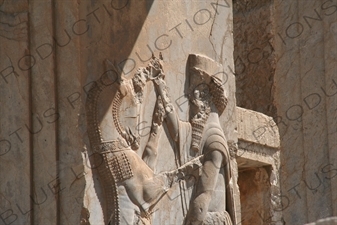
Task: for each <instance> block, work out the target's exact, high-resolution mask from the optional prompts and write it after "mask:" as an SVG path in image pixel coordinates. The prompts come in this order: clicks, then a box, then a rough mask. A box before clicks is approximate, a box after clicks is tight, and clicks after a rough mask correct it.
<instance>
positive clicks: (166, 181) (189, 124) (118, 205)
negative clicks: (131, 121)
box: [86, 54, 235, 225]
mask: <svg viewBox="0 0 337 225" xmlns="http://www.w3.org/2000/svg"><path fill="white" fill-rule="evenodd" d="M187 63H188V64H187V68H188V72H187V74H186V77H187V78H186V82H188V83H187V86H188V90H187V93H185V94H187V95H188V99H189V106H190V110H189V111H190V112H189V113H190V120H189V121H186V122H185V121H181V120H180V119H179V117H178V114H177V113H176V110H175V106H174V105H173V104H172V100H171V99H170V97H169V88H168V87H167V85H166V82H165V73H164V68H163V64H162V57H161V55H160V58H159V59H158V58H155V57H153V58H152V60H151V62H150V63H149V65H148V66H147V67H146V68H139V70H138V71H137V73H136V74H135V76H134V77H133V78H132V79H126V78H124V77H123V76H119V77H118V78H117V79H116V82H115V83H116V84H114V85H115V91H114V95H113V96H112V97H111V99H112V100H111V102H112V108H111V112H109V113H111V115H112V123H113V127H114V129H115V131H117V132H116V135H115V136H116V138H115V139H113V140H104V139H103V135H102V131H101V129H100V126H101V124H100V121H99V118H98V109H97V107H99V106H98V102H99V99H100V95H101V93H102V91H103V90H104V89H106V88H107V87H108V86H107V85H105V84H106V83H108V82H106V83H104V81H102V80H100V81H99V82H97V85H95V86H94V87H93V88H92V89H91V90H90V93H89V96H88V100H87V105H86V110H87V123H88V135H89V139H90V145H91V151H92V152H94V153H95V154H97V156H99V157H96V158H97V160H96V161H95V162H94V163H97V164H99V163H98V162H97V161H99V160H101V161H102V162H101V165H100V166H98V175H99V178H100V185H101V187H102V189H103V198H102V199H104V200H102V208H104V209H103V211H104V217H105V218H104V220H105V223H106V224H128V223H127V222H126V221H133V224H152V222H151V220H152V216H153V214H155V213H156V211H157V210H159V211H160V210H168V208H163V209H160V208H157V209H156V210H154V209H155V207H156V205H157V204H158V202H160V201H161V200H162V199H163V197H164V195H165V194H166V193H168V192H169V191H170V189H171V188H174V187H175V188H177V187H179V188H180V191H181V192H184V195H181V196H180V197H181V199H182V201H181V202H182V206H181V209H177V210H182V211H183V212H181V213H183V215H184V217H183V219H182V221H180V224H187V225H189V224H191V225H197V224H200V225H201V224H226V225H227V224H233V223H232V221H234V218H235V216H234V209H233V194H232V191H231V189H230V187H231V182H230V180H231V170H230V155H229V148H228V145H227V141H226V138H225V136H224V133H223V130H222V128H221V126H220V122H219V115H221V113H222V112H223V111H224V110H225V108H226V104H227V98H226V96H225V90H224V89H223V85H222V79H221V76H219V75H218V74H221V73H219V71H222V70H221V65H219V64H217V63H216V62H214V61H213V60H211V59H209V58H208V57H205V56H201V55H194V54H191V55H189V57H188V62H187ZM214 74H215V75H214ZM107 79H108V78H107ZM110 83H111V82H110ZM151 83H152V84H153V86H154V88H153V89H152V90H153V91H154V92H155V96H156V97H155V98H156V100H155V101H156V103H155V106H154V109H153V116H152V126H151V132H150V135H149V137H148V140H146V141H147V143H146V145H145V148H144V150H143V151H140V149H139V148H140V142H141V141H142V140H141V138H143V137H138V136H137V133H135V132H133V131H132V128H130V127H125V126H124V125H123V124H122V123H121V121H122V120H121V117H123V115H121V113H120V108H121V105H123V104H127V105H128V104H129V103H130V104H129V105H130V107H136V108H137V106H139V105H140V104H144V103H145V104H146V103H147V101H148V100H147V99H144V98H143V97H144V96H143V94H144V93H143V92H144V89H145V87H146V86H148V85H151ZM182 94H183V93H182ZM137 109H138V111H139V107H138V108H137ZM164 127H166V128H167V129H166V131H167V133H168V135H167V136H168V138H170V139H171V143H173V144H172V146H160V145H159V144H158V143H159V142H158V140H159V138H160V136H161V135H163V133H165V132H166V131H165V129H164ZM138 151H140V152H143V154H142V158H141V157H140V155H139V154H137V152H138ZM165 151H174V154H175V155H176V158H177V160H176V159H173V158H172V159H167V160H172V161H174V160H176V165H177V166H176V169H174V170H169V169H167V170H166V171H164V172H160V173H155V172H154V171H155V167H156V164H157V157H158V155H160V154H162V153H163V152H165ZM191 178H192V179H191ZM187 187H190V188H187ZM187 189H188V190H187ZM120 190H125V191H120ZM186 190H187V191H186ZM126 198H127V199H129V201H125V199H126ZM121 199H123V200H121ZM104 202H105V203H104ZM132 205H134V206H136V207H134V208H135V210H134V213H133V214H132V215H131V214H130V213H129V214H127V215H125V214H123V210H124V209H125V208H128V209H130V208H132ZM171 210H172V209H171ZM173 213H176V212H173ZM125 217H128V218H125ZM164 222H165V221H163V223H164Z"/></svg>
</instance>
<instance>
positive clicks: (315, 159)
mask: <svg viewBox="0 0 337 225" xmlns="http://www.w3.org/2000/svg"><path fill="white" fill-rule="evenodd" d="M274 10H275V11H274V21H275V26H276V27H275V51H276V62H277V64H276V71H275V79H274V82H275V95H274V102H275V105H276V107H277V115H278V118H277V121H278V122H277V123H278V127H279V130H280V136H281V174H280V177H281V188H282V196H283V197H282V199H283V215H284V219H285V221H286V223H287V224H304V223H308V222H314V221H316V220H317V219H320V218H325V217H329V216H333V215H334V216H336V215H337V208H336V206H337V205H336V202H337V192H336V189H335V187H336V186H337V183H336V182H337V179H336V168H337V163H336V162H337V151H336V147H337V138H336V134H337V133H336V125H337V120H336V118H337V111H336V106H337V95H336V94H337V82H336V81H337V76H336V71H337V65H336V63H335V62H336V55H337V49H336V45H337V39H336V31H337V30H336V27H337V22H336V21H337V2H336V1H334V0H331V1H302V0H299V1H274Z"/></svg>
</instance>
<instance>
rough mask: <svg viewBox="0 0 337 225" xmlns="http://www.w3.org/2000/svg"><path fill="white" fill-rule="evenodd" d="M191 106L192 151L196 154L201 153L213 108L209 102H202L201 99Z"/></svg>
mask: <svg viewBox="0 0 337 225" xmlns="http://www.w3.org/2000/svg"><path fill="white" fill-rule="evenodd" d="M191 102H192V105H191V112H192V115H191V116H192V117H191V120H190V122H191V126H192V143H191V149H192V150H193V151H194V152H196V153H197V152H199V153H200V142H201V139H202V133H203V131H204V127H205V124H206V121H207V119H208V116H209V114H210V112H211V107H210V106H209V102H208V101H202V100H200V99H193V100H192V101H191Z"/></svg>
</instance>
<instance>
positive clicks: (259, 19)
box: [233, 0, 276, 117]
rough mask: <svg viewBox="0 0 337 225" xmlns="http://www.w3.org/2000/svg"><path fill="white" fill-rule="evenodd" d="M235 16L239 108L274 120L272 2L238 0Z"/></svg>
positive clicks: (235, 54) (266, 0)
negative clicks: (271, 117)
mask: <svg viewBox="0 0 337 225" xmlns="http://www.w3.org/2000/svg"><path fill="white" fill-rule="evenodd" d="M233 12H234V13H233V16H234V20H233V33H234V60H235V74H236V86H237V91H236V98H237V105H238V106H240V107H243V108H246V109H251V110H254V111H258V112H261V113H264V114H266V115H269V116H273V117H274V116H276V108H275V106H274V103H273V101H274V87H273V82H274V74H275V55H274V30H273V29H274V25H273V22H274V21H273V19H272V17H273V4H272V1H271V0H263V1H261V0H249V1H247V0H235V1H233Z"/></svg>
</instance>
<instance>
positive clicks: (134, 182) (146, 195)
mask: <svg viewBox="0 0 337 225" xmlns="http://www.w3.org/2000/svg"><path fill="white" fill-rule="evenodd" d="M127 155H128V159H129V162H130V165H131V168H132V171H133V174H134V176H133V177H132V178H130V179H128V180H125V181H124V182H123V183H122V185H124V187H125V189H126V191H127V193H128V196H129V198H130V200H131V201H132V202H133V203H134V204H135V205H137V206H138V207H139V208H140V209H141V210H142V211H143V212H146V211H148V210H149V209H151V206H153V205H155V204H156V203H157V202H158V201H159V199H160V198H161V197H162V196H163V195H164V194H165V193H166V192H167V190H168V188H169V187H168V185H167V183H168V182H166V176H164V175H156V174H154V172H153V170H151V168H150V167H148V166H147V165H146V163H145V162H144V161H143V160H142V159H141V158H140V157H139V156H138V155H137V154H136V153H135V152H133V151H128V153H127Z"/></svg>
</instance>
